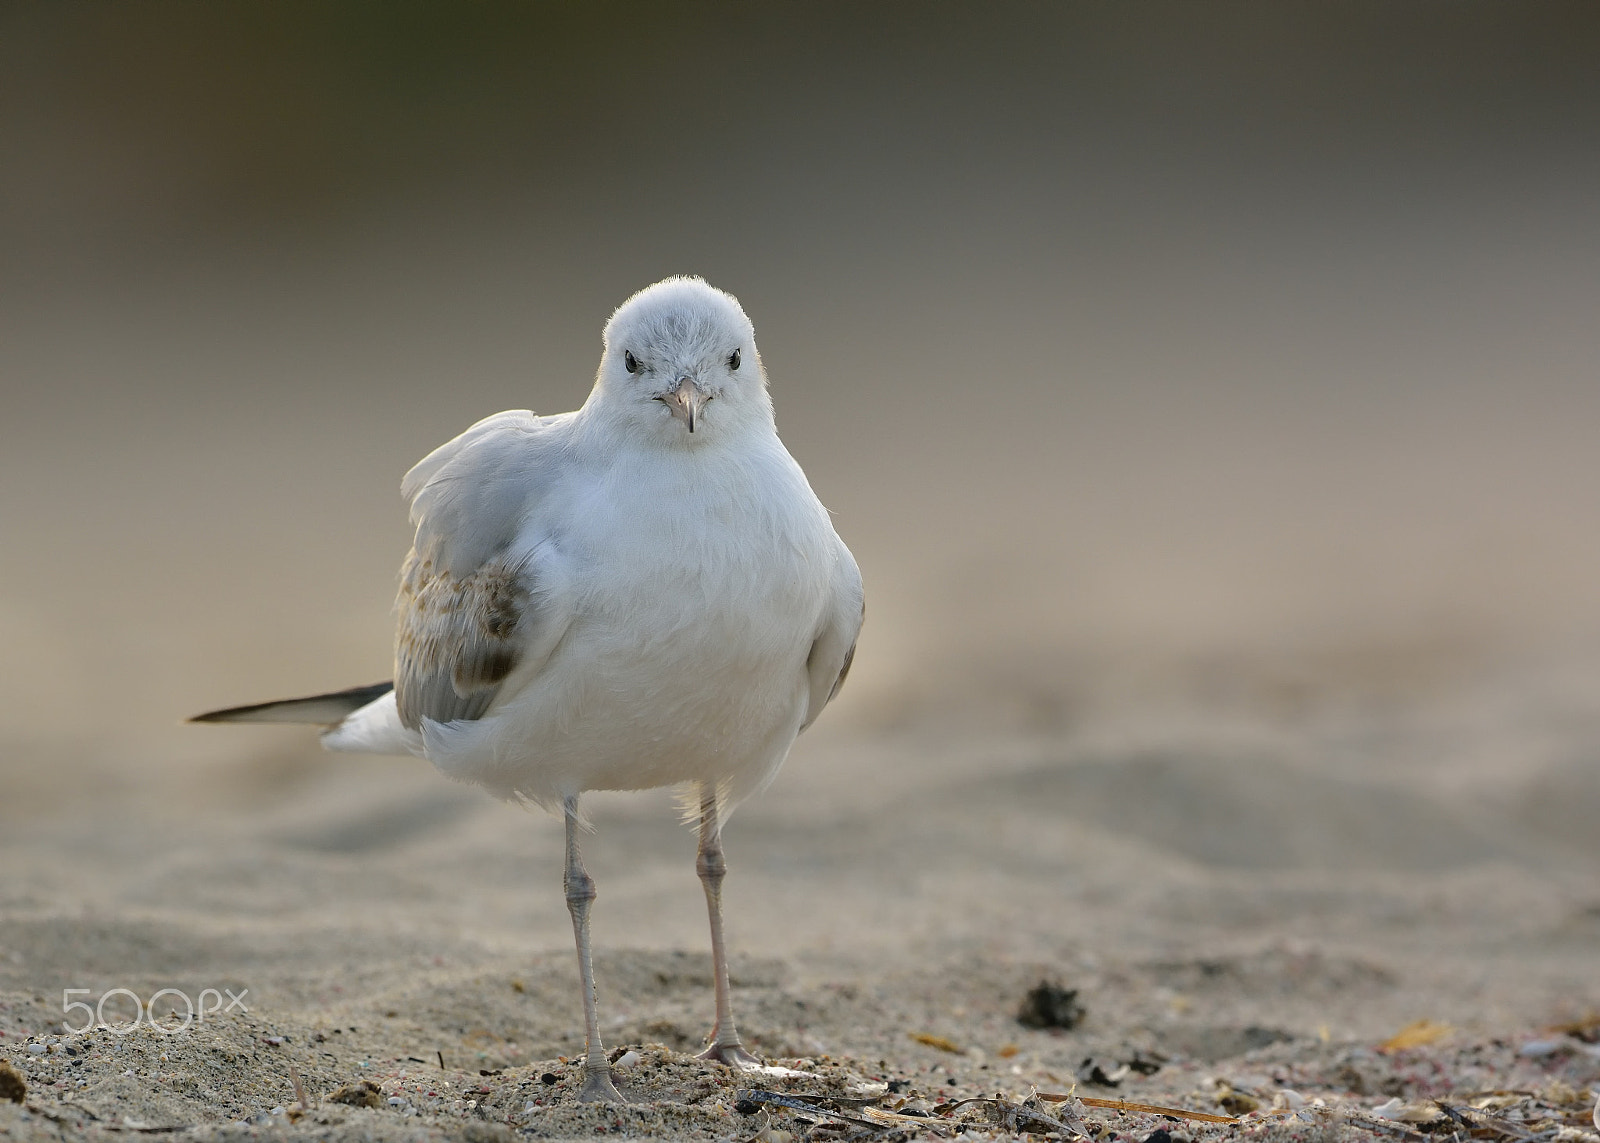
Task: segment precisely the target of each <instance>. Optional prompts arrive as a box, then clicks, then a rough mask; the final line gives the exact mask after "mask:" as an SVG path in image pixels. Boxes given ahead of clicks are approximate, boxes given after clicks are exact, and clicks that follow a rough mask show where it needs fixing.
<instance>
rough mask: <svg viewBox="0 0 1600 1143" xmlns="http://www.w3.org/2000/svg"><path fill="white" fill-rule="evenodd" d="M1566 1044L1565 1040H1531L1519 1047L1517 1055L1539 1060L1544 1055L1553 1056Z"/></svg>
mask: <svg viewBox="0 0 1600 1143" xmlns="http://www.w3.org/2000/svg"><path fill="white" fill-rule="evenodd" d="M1566 1046H1567V1042H1566V1041H1565V1040H1529V1041H1528V1042H1527V1043H1526V1044H1523V1045H1522V1047H1520V1048H1518V1049H1517V1055H1519V1056H1526V1057H1528V1058H1529V1059H1533V1060H1537V1059H1541V1058H1542V1057H1544V1056H1553V1055H1555V1054H1556V1053H1557V1052H1559V1051H1560V1050H1561V1049H1562V1048H1564V1047H1566Z"/></svg>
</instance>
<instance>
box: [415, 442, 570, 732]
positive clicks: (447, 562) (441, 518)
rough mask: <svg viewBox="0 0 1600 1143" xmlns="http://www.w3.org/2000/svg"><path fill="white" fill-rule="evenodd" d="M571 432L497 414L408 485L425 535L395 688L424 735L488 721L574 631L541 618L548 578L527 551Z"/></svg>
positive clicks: (439, 453)
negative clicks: (553, 641) (504, 691)
mask: <svg viewBox="0 0 1600 1143" xmlns="http://www.w3.org/2000/svg"><path fill="white" fill-rule="evenodd" d="M560 421H561V418H541V417H536V416H534V415H533V414H532V413H530V412H528V411H526V410H517V411H513V412H506V413H497V414H495V415H494V416H492V417H489V418H487V419H486V420H482V421H479V422H478V423H477V424H475V425H473V426H472V427H471V428H470V429H468V430H467V431H466V432H464V433H462V434H461V435H460V436H458V437H456V438H455V439H454V440H452V441H450V442H448V443H447V444H444V445H441V446H440V447H439V448H437V449H435V450H434V451H433V452H431V453H429V454H428V455H427V456H426V457H424V458H423V459H422V460H421V461H419V462H418V463H417V465H416V466H415V467H414V468H412V470H411V471H410V472H408V473H406V476H405V479H404V480H403V481H402V482H401V486H400V488H401V493H402V495H404V496H405V497H406V498H407V499H408V500H410V502H411V520H412V523H414V524H415V525H416V529H417V531H416V538H415V540H414V542H413V544H412V548H411V553H410V555H408V556H407V557H406V562H405V566H404V567H403V568H402V569H401V573H400V595H399V599H398V600H397V602H396V608H397V610H398V611H399V626H398V631H397V633H396V636H395V682H394V689H395V701H396V705H397V706H398V708H399V711H400V721H401V722H402V723H403V724H404V725H405V726H407V727H408V728H410V729H412V730H415V729H417V728H418V727H419V726H420V725H421V723H422V720H423V719H424V718H428V719H432V720H433V721H435V722H450V721H453V720H455V719H474V718H480V717H482V716H483V714H484V713H485V712H486V711H487V710H488V709H489V707H490V705H491V704H492V703H493V702H494V700H495V697H496V696H497V695H498V694H499V692H500V689H501V685H502V684H503V683H504V682H505V680H506V678H507V677H508V676H509V675H510V674H511V673H512V672H513V671H514V670H516V669H517V667H518V666H520V665H522V664H523V663H524V660H525V658H526V655H527V651H528V648H529V647H530V646H531V645H533V644H535V643H537V642H539V634H540V633H541V632H543V631H549V630H550V629H551V628H552V627H553V626H557V625H563V624H560V619H559V617H558V616H553V615H550V614H548V613H545V612H542V611H541V603H543V602H544V601H545V596H544V595H543V594H542V593H541V592H540V590H539V583H538V576H537V568H536V567H535V566H534V563H533V561H532V559H531V558H530V554H529V553H528V552H527V551H525V550H519V549H518V548H517V547H516V542H517V540H518V535H519V533H520V532H521V530H522V527H523V525H524V523H525V522H526V521H527V520H528V519H529V518H530V517H531V516H532V515H533V514H535V513H537V511H538V507H539V501H540V500H541V499H542V498H543V496H544V494H545V493H546V491H547V490H548V488H549V485H550V483H551V479H550V474H551V470H552V467H553V465H554V463H555V458H556V454H557V452H558V450H559V448H560V445H561V440H562V437H563V434H562V433H560V432H559V422H560ZM547 610H548V609H546V611H547Z"/></svg>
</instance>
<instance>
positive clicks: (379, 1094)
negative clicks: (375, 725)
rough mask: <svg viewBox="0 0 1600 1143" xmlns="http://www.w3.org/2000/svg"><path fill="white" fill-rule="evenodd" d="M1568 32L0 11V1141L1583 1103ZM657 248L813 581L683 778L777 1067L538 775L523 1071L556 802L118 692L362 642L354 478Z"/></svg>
mask: <svg viewBox="0 0 1600 1143" xmlns="http://www.w3.org/2000/svg"><path fill="white" fill-rule="evenodd" d="M1597 35H1600V33H1597V25H1596V19H1595V15H1594V10H1593V8H1592V6H1584V5H1563V4H1561V3H1551V4H1541V5H1537V6H1525V5H1496V4H1477V3H1465V4H1452V5H1448V6H1444V7H1436V6H1428V5H1421V6H1403V7H1402V6H1394V5H1373V6H1370V7H1364V6H1362V5H1359V4H1340V5H1320V6H1319V5H1301V6H1293V7H1284V6H1277V5H1264V4H1228V3H1220V2H1219V3H1213V4H1207V5H1204V6H1191V5H1182V4H1172V5H1161V4H1153V5H1145V4H1130V5H1121V4H1119V5H1112V6H1090V5H1037V6H1032V5H1023V4H1016V5H992V6H991V5H984V6H975V5H943V4H937V3H918V4H900V3H895V2H886V3H882V4H874V5H871V6H866V7H863V6H860V5H848V4H835V5H830V4H822V3H819V4H808V5H805V6H779V5H744V6H739V7H738V8H737V9H735V8H723V7H719V6H716V5H707V6H693V5H672V6H665V5H658V6H645V5H638V6H632V7H628V8H624V7H622V6H615V5H584V6H569V7H567V8H561V9H559V10H556V9H548V10H546V9H541V8H538V7H537V6H532V5H526V4H520V3H519V4H509V3H504V4H502V3H496V2H485V3H481V4H474V5H438V6H428V5H399V6H393V8H392V10H391V9H390V8H388V7H384V8H383V10H382V11H380V10H379V9H378V8H374V7H371V6H362V5H351V4H304V5H299V4H295V3H274V4H272V5H249V4H243V3H239V4H234V3H214V4H209V5H205V6H200V7H197V6H193V5H183V4H167V3H163V2H161V0H150V2H148V3H143V4H140V5H120V6H101V5H81V6H80V5H76V4H72V3H65V2H63V3H55V4H50V5H32V6H28V5H12V6H9V7H8V8H7V9H6V11H5V12H4V13H0V140H3V141H4V150H5V154H6V159H5V162H4V164H3V166H4V171H3V173H0V250H3V251H4V256H3V257H0V679H3V681H4V687H3V696H4V697H3V701H0V1140H4V1141H6V1143H11V1141H18V1143H21V1141H34V1140H52V1141H54V1140H66V1141H74V1143H75V1141H79V1140H96V1141H99V1140H109V1139H113V1138H116V1139H124V1140H125V1139H131V1138H135V1137H143V1136H147V1135H148V1136H151V1137H171V1138H174V1139H182V1140H190V1139H192V1140H201V1141H203V1140H213V1139H217V1140H221V1139H229V1140H233V1139H245V1138H263V1139H285V1140H300V1139H304V1140H312V1139H315V1140H365V1139H373V1140H412V1139H417V1140H421V1139H429V1140H433V1139H463V1140H471V1141H473V1143H489V1141H508V1140H512V1139H522V1138H545V1137H549V1138H581V1139H588V1138H598V1137H601V1136H605V1137H607V1138H610V1137H614V1136H617V1135H621V1136H623V1137H626V1138H632V1139H662V1140H668V1139H671V1140H693V1141H713V1140H715V1141H718V1143H730V1141H737V1143H813V1141H815V1143H823V1141H827V1140H842V1139H848V1140H857V1139H860V1140H867V1139H885V1140H900V1139H910V1138H916V1139H935V1138H947V1139H953V1138H965V1139H1001V1138H1004V1139H1017V1138H1020V1137H1023V1136H1028V1137H1031V1138H1036V1139H1037V1138H1046V1137H1050V1136H1051V1135H1052V1134H1054V1135H1056V1136H1059V1137H1063V1138H1067V1137H1073V1138H1076V1137H1084V1138H1093V1139H1094V1140H1095V1141H1096V1143H1201V1141H1204V1143H1240V1141H1244V1140H1254V1139H1258V1138H1263V1139H1273V1140H1284V1141H1286V1143H1287V1141H1288V1140H1296V1141H1303V1143H1334V1141H1336V1140H1337V1141H1354V1140H1357V1139H1359V1140H1374V1141H1377V1140H1382V1141H1384V1143H1392V1141H1396V1140H1403V1141H1405V1143H1421V1141H1422V1140H1423V1139H1436V1140H1440V1141H1443V1140H1450V1143H1458V1141H1462V1140H1466V1139H1468V1138H1471V1139H1474V1140H1483V1141H1492V1143H1600V1127H1597V1125H1596V1123H1595V1121H1594V1107H1595V1101H1596V1095H1597V1089H1600V828H1597V826H1600V541H1597V537H1600V527H1597V523H1600V449H1596V448H1595V440H1596V436H1597V433H1596V426H1597V425H1600V383H1597V382H1596V376H1595V362H1596V361H1600V332H1597V330H1600V327H1597V325H1596V322H1595V320H1594V315H1595V313H1596V312H1600V272H1597V268H1600V228H1597V227H1596V225H1595V220H1596V215H1595V211H1594V206H1593V201H1592V200H1593V195H1592V190H1593V187H1594V185H1595V171H1594V156H1595V155H1596V154H1600V120H1597V118H1596V109H1597V108H1600V90H1597V88H1596V82H1595V74H1596V73H1595V69H1594V67H1593V44H1594V43H1595V42H1597ZM674 273H699V274H703V275H704V276H705V277H706V278H707V279H708V280H709V281H711V282H712V283H713V284H715V285H717V286H719V287H721V288H724V289H727V290H729V291H731V292H732V293H734V294H736V295H738V297H739V298H740V300H741V302H742V303H743V305H744V307H745V309H746V311H747V312H748V313H749V314H750V316H751V319H752V320H753V322H754V325H755V329H756V331H757V332H756V336H757V339H758V343H759V345H760V347H761V356H762V361H763V363H764V366H765V368H766V370H767V371H768V374H769V376H770V377H771V381H772V394H773V399H774V403H775V406H776V410H777V419H778V425H779V430H780V432H781V434H782V435H783V438H784V440H785V442H786V444H787V445H788V447H789V448H790V450H791V451H792V452H793V453H794V455H795V456H796V458H797V459H798V460H799V461H800V462H801V464H802V465H803V466H804V467H805V469H806V471H807V473H808V475H809V477H810V479H811V481H812V484H813V486H814V487H815V489H816V491H817V493H818V495H819V497H820V498H821V499H822V501H823V503H825V504H826V505H827V506H828V508H829V509H830V511H832V512H833V513H834V517H835V522H836V525H837V528H838V530H839V532H840V534H841V535H842V536H843V537H844V538H845V539H846V541H847V542H848V543H849V544H850V546H851V548H852V550H853V551H854V552H855V554H856V556H857V557H858V559H859V561H860V564H861V567H862V570H863V574H864V577H865V581H866V588H867V598H868V608H867V614H868V618H867V625H866V627H865V629H864V632H863V635H862V639H861V642H860V648H859V653H858V654H857V657H856V660H855V665H854V669H853V672H852V674H851V677H850V680H849V684H848V685H847V686H846V688H845V689H844V691H843V693H842V694H841V695H840V696H839V698H838V700H837V701H836V702H835V703H834V704H833V705H832V706H831V707H830V708H829V709H828V710H827V711H826V712H825V714H824V715H823V717H822V718H821V720H820V721H819V723H818V724H817V725H816V727H814V728H813V729H812V730H810V731H808V732H807V733H806V734H805V735H804V736H803V737H802V738H801V740H800V742H799V744H798V746H797V747H796V749H795V751H794V753H793V755H792V757H791V758H790V760H789V762H788V764H787V766H786V767H785V769H784V770H783V772H782V773H781V775H780V776H779V778H778V780H777V781H776V783H775V784H774V785H773V786H772V787H771V788H770V789H769V790H767V791H766V792H765V793H763V794H761V795H760V796H758V797H755V798H753V799H751V800H750V801H749V802H748V803H746V804H745V805H743V806H742V807H740V809H739V810H738V812H737V813H736V814H735V815H734V816H733V818H732V820H731V822H730V823H729V825H728V827H727V829H726V832H725V841H726V849H727V860H728V864H729V873H728V877H727V882H726V888H725V893H726V913H727V919H728V927H729V940H730V944H731V949H732V956H733V993H734V1001H735V1004H736V1011H737V1013H738V1016H739V1020H740V1026H741V1029H742V1031H743V1032H744V1034H745V1036H746V1040H747V1042H748V1043H749V1044H750V1045H751V1046H752V1048H753V1049H754V1050H755V1051H757V1052H759V1053H760V1054H761V1055H762V1056H763V1057H764V1058H765V1059H766V1060H767V1061H769V1063H770V1064H771V1065H773V1066H774V1067H777V1068H781V1069H787V1070H785V1071H768V1072H761V1073H753V1074H750V1073H746V1074H738V1073H733V1072H730V1071H728V1070H726V1069H724V1068H720V1067H716V1066H707V1065H702V1064H699V1063H698V1062H696V1061H695V1060H694V1059H693V1058H692V1057H693V1053H694V1052H695V1051H696V1050H698V1047H699V1045H700V1044H701V1042H702V1038H703V1037H704V1036H705V1035H706V1034H707V1032H708V1031H709V1029H710V1026H711V1021H712V1016H713V1011H712V994H711V987H710V955H709V940H708V934H707V931H706V920H705V906H704V900H703V897H702V892H701V888H700V885H699V883H698V881H697V879H696V877H695V873H694V849H695V840H694V836H693V833H692V832H691V831H690V830H689V829H687V828H685V827H684V826H683V825H682V824H681V823H680V821H679V814H678V810H677V808H676V806H675V805H674V803H673V799H672V793H671V791H664V790H663V791H653V792H645V793H638V794H627V795H607V796H595V797H593V798H591V799H589V801H588V809H589V810H590V812H591V813H592V816H593V820H594V824H595V832H594V833H593V835H592V836H590V837H588V838H587V839H586V840H585V843H584V852H585V859H586V862H587V865H588V868H589V871H590V873H591V874H592V875H593V877H594V879H595V881H596V883H597V885H598V890H599V897H598V900H597V902H596V905H595V910H594V937H595V945H596V949H597V956H596V965H597V978H598V992H599V1001H600V1006H601V1015H602V1032H603V1035H604V1038H605V1042H606V1045H607V1047H608V1049H610V1050H612V1051H613V1052H615V1053H616V1066H617V1071H618V1075H619V1077H620V1078H619V1083H620V1086H621V1089H622V1091H623V1092H624V1093H625V1094H626V1095H627V1096H628V1097H629V1100H630V1103H629V1105H628V1106H627V1107H625V1108H620V1109H613V1108H585V1107H580V1106H578V1105H577V1104H576V1103H575V1101H574V1098H573V1093H574V1090H575V1081H576V1072H577V1070H578V1065H577V1064H576V1063H575V1061H576V1060H577V1059H578V1057H579V1055H580V1053H581V1051H582V1020H581V1014H580V1005H579V1003H578V995H577V983H576V982H577V967H576V963H575V957H574V955H573V951H572V929H571V924H570V920H569V917H568V914H567V910H566V907H565V903H564V900H563V897H562V890H561V848H562V838H561V830H560V826H559V823H558V822H556V821H554V820H552V819H550V818H548V817H546V816H544V815H542V814H540V813H537V812H528V811H526V810H523V809H520V808H517V807H513V806H507V805H503V804H500V803H497V802H495V801H493V800H491V799H490V798H488V797H487V796H485V795H484V794H482V793H481V792H479V791H476V790H473V789H469V788H466V787H462V786H457V785H452V784H451V783H450V782H448V781H447V780H445V779H444V778H442V777H440V776H439V775H438V774H436V773H434V772H433V771H432V770H431V768H430V767H429V766H428V765H427V764H426V763H424V762H421V761H419V760H416V759H385V758H371V757H355V756H341V757H336V756H331V755H328V754H324V753H322V752H320V751H319V750H318V748H317V745H316V742H315V738H314V735H313V734H312V733H310V732H309V731H306V730H301V729H295V728H275V727H217V726H190V725H185V724H184V723H183V720H184V719H185V718H187V717H188V716H190V715H193V714H195V713H197V712H200V711H204V710H208V709H213V708H218V707H224V706H231V705H235V704H241V703H249V702H258V701H265V700H270V699H275V698H281V697H288V696H292V695H298V694H311V693H317V692H319V691H328V690H333V689H336V688H341V687H348V686H355V685H361V684H367V683H372V682H376V681H378V680H380V679H385V678H388V677H390V672H391V670H392V644H391V638H392V632H393V612H392V602H393V599H394V590H395V574H396V569H397V568H398V566H399V564H400V561H401V558H402V557H403V555H404V553H405V550H406V547H407V544H408V542H409V539H410V534H409V531H408V526H407V523H406V519H405V515H404V509H403V505H402V504H401V502H400V499H399V496H398V485H399V479H400V476H401V474H402V473H403V472H404V471H405V470H406V469H407V468H408V467H410V466H411V465H412V464H413V463H414V462H415V461H416V460H417V459H418V458H419V457H421V456H422V455H424V454H425V453H426V452H428V451H429V450H430V449H432V448H433V447H435V446H436V445H438V444H440V443H441V442H443V441H445V440H447V439H449V438H450V437H452V436H454V435H455V434H457V433H459V432H460V431H462V430H463V429H464V428H466V427H467V426H468V425H469V424H471V423H472V422H474V421H475V420H477V419H479V418H481V417H483V416H486V415H488V414H490V413H493V412H495V411H498V410H501V409H508V408H533V409H536V410H538V411H539V412H541V413H552V412H560V411H563V410H566V409H571V408H575V407H576V406H578V405H579V404H580V403H581V402H582V401H583V400H584V398H585V395H586V394H587V392H588V390H589V386H590V383H591V381H592V378H593V376H594V369H595V363H596V360H597V357H598V353H599V334H600V329H601V327H602V324H603V323H604V321H605V320H606V318H607V316H608V315H609V314H610V313H611V311H612V308H613V307H615V306H616V305H617V304H618V303H620V302H621V301H622V300H623V299H624V298H626V297H627V296H628V295H629V294H631V293H632V292H633V291H635V290H637V289H639V288H640V287H642V286H644V285H646V284H648V283H650V282H652V281H656V280H659V279H661V278H663V277H665V276H667V275H669V274H674ZM1041 988H1043V991H1042V992H1041V991H1040V989H1041ZM1030 996H1032V997H1033V999H1032V1000H1030V999H1029V998H1030ZM152 999H154V1000H155V1004H154V1020H155V1023H154V1024H152V1023H151V1014H150V1013H149V1012H147V1011H145V1006H146V1005H148V1004H149V1003H150V1002H151V1001H152ZM135 1002H137V1003H138V1004H139V1005H140V1013H139V1015H140V1020H139V1023H138V1024H137V1025H136V1026H135V1025H133V1024H132V1020H133V1017H134V1015H135V1010H134V1004H135ZM191 1005H194V1006H196V1007H197V1008H199V1009H200V1012H199V1013H198V1014H197V1015H196V1016H195V1017H194V1018H193V1019H192V1020H191V1021H189V1022H188V1023H187V1024H186V1025H185V1026H183V1027H177V1026H176V1025H178V1024H183V1023H184V1017H185V1016H186V1014H187V1013H188V1012H189V1008H190V1006H191ZM1023 1014H1028V1015H1029V1017H1030V1019H1032V1020H1033V1023H1024V1022H1022V1021H1021V1020H1019V1015H1023ZM91 1018H92V1019H91ZM102 1021H103V1022H104V1023H105V1024H106V1025H107V1027H105V1028H101V1027H99V1026H98V1025H99V1024H100V1023H101V1022H102ZM1041 1024H1043V1025H1044V1026H1040V1025H1041ZM86 1025H87V1026H88V1028H87V1030H81V1031H69V1030H68V1029H69V1028H71V1029H83V1028H85V1026H86ZM1058 1097H1059V1098H1058ZM1117 1101H1121V1104H1120V1105H1119V1104H1118V1102H1117ZM1150 1108H1165V1109H1167V1110H1166V1111H1161V1110H1149V1109H1150ZM1208 1117H1209V1118H1208Z"/></svg>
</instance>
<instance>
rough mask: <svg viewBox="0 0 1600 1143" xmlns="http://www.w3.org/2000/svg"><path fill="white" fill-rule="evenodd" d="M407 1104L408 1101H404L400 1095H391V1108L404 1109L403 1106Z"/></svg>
mask: <svg viewBox="0 0 1600 1143" xmlns="http://www.w3.org/2000/svg"><path fill="white" fill-rule="evenodd" d="M405 1102H406V1101H405V1100H404V1099H402V1098H401V1097H400V1096H398V1095H391V1096H390V1097H389V1106H390V1107H403V1106H405Z"/></svg>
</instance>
